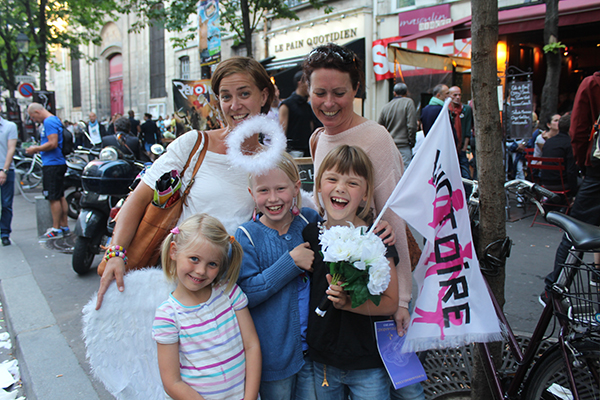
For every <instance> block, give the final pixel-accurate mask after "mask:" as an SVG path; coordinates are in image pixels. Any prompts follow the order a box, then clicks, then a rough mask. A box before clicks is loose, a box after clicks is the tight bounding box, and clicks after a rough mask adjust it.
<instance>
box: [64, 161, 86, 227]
mask: <svg viewBox="0 0 600 400" xmlns="http://www.w3.org/2000/svg"><path fill="white" fill-rule="evenodd" d="M76 152H79V153H78V154H85V152H82V151H80V150H76ZM86 165H87V161H86V160H85V159H84V158H82V157H81V156H79V155H77V154H73V155H70V156H69V157H68V158H67V172H66V173H65V178H64V181H63V182H64V184H63V185H64V189H65V191H67V190H69V189H71V188H73V191H71V192H70V193H69V194H67V196H66V200H67V205H68V206H69V208H68V210H67V214H68V215H69V218H73V219H77V218H78V217H79V210H80V209H81V204H80V202H81V196H82V195H83V186H82V185H81V175H82V174H83V169H84V168H85V166H86Z"/></svg>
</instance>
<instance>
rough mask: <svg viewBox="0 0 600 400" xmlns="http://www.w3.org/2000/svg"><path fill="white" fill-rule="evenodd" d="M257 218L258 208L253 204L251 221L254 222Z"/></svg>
mask: <svg viewBox="0 0 600 400" xmlns="http://www.w3.org/2000/svg"><path fill="white" fill-rule="evenodd" d="M257 219H258V210H257V209H256V206H254V211H252V221H254V222H256V220H257Z"/></svg>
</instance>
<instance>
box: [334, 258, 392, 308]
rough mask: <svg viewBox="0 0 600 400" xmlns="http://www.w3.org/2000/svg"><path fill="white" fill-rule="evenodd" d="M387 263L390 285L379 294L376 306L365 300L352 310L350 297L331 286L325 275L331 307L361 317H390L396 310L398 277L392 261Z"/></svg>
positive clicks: (338, 287) (336, 287) (340, 289)
mask: <svg viewBox="0 0 600 400" xmlns="http://www.w3.org/2000/svg"><path fill="white" fill-rule="evenodd" d="M388 261H389V262H390V283H389V285H388V287H387V289H385V291H384V292H383V293H382V294H381V300H380V301H379V305H378V306H376V305H375V303H373V302H372V301H371V300H367V301H365V302H364V303H363V304H361V305H360V306H358V307H356V308H352V300H351V298H350V296H348V294H347V293H346V292H345V291H344V289H343V288H342V287H340V286H338V285H335V284H333V285H332V284H331V283H332V282H331V275H329V274H327V281H328V282H329V284H330V286H329V289H328V290H327V292H326V293H327V295H328V298H329V300H331V302H332V303H333V306H334V307H335V308H337V309H339V310H344V311H350V312H353V313H356V314H362V315H374V316H376V315H377V316H390V315H392V314H394V313H395V312H396V310H397V309H398V277H397V276H396V273H395V268H394V260H393V259H391V258H389V259H388Z"/></svg>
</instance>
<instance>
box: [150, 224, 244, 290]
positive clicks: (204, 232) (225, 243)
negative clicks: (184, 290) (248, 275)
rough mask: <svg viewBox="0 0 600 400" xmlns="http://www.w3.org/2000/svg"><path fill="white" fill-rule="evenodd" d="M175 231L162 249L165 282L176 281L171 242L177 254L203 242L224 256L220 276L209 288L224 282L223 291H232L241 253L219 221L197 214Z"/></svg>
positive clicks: (240, 260)
mask: <svg viewBox="0 0 600 400" xmlns="http://www.w3.org/2000/svg"><path fill="white" fill-rule="evenodd" d="M178 229H179V233H177V234H173V233H169V234H168V235H167V237H166V238H165V240H164V241H163V243H162V247H161V262H162V267H163V271H164V273H165V275H166V277H167V279H169V280H171V281H175V280H176V279H177V262H176V261H175V260H172V259H171V255H170V248H171V242H174V243H175V244H176V245H177V252H180V251H185V250H186V249H188V248H189V247H191V246H194V245H196V244H198V242H199V241H201V240H205V241H208V242H209V243H211V244H213V245H214V246H216V247H217V248H219V249H221V251H222V255H223V258H222V262H221V264H220V266H219V273H218V274H217V276H216V278H215V280H214V281H213V282H212V284H211V285H212V286H215V285H217V284H219V283H221V282H227V288H226V290H227V291H229V290H231V289H232V288H233V285H234V284H235V282H236V281H237V279H238V276H239V274H240V266H241V264H242V256H243V254H244V251H243V250H242V246H241V245H240V244H239V243H238V242H237V241H236V240H232V236H230V235H229V234H228V233H227V231H226V230H225V227H224V226H223V224H222V223H221V221H219V220H218V219H216V218H214V217H211V216H210V215H208V214H204V213H203V214H196V215H193V216H191V217H189V218H187V219H186V220H185V221H183V223H182V224H181V225H180V226H179V227H178Z"/></svg>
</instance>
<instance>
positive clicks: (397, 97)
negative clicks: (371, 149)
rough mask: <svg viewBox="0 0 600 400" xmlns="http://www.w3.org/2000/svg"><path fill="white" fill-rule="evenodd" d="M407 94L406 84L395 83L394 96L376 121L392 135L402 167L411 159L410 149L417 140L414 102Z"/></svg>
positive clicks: (405, 166)
mask: <svg viewBox="0 0 600 400" xmlns="http://www.w3.org/2000/svg"><path fill="white" fill-rule="evenodd" d="M407 94H408V87H407V86H406V84H405V83H402V82H400V83H396V84H395V85H394V98H393V99H392V101H390V102H389V103H387V104H386V105H385V106H384V107H383V110H381V114H379V120H378V121H377V122H379V124H380V125H383V126H385V129H387V130H388V132H389V133H390V134H391V135H392V138H393V139H394V143H396V147H398V151H400V154H402V161H404V169H406V168H408V165H409V164H410V161H411V160H412V149H413V147H414V146H415V143H416V141H417V139H416V133H417V111H416V109H415V103H414V102H413V100H412V99H411V98H410V97H407Z"/></svg>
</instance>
